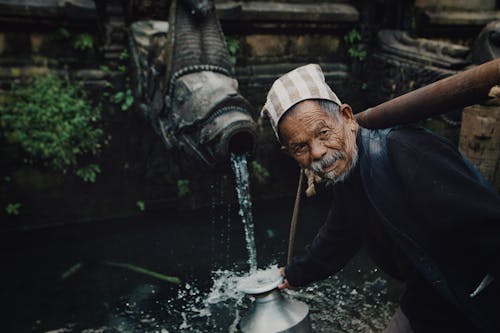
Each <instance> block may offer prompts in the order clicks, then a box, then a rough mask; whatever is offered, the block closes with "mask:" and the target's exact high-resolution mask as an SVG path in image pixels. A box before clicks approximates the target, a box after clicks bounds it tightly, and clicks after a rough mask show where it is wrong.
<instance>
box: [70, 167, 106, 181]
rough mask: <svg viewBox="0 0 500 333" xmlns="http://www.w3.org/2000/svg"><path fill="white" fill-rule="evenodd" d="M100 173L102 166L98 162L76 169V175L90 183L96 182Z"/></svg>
mask: <svg viewBox="0 0 500 333" xmlns="http://www.w3.org/2000/svg"><path fill="white" fill-rule="evenodd" d="M99 173H101V168H100V167H99V166H98V165H97V164H89V165H86V166H84V167H82V168H79V169H77V170H76V175H77V176H78V177H80V178H81V179H83V180H84V181H86V182H89V183H95V179H96V177H97V174H99Z"/></svg>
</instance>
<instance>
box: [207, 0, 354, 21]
mask: <svg viewBox="0 0 500 333" xmlns="http://www.w3.org/2000/svg"><path fill="white" fill-rule="evenodd" d="M216 9H217V14H218V16H219V18H220V19H221V20H222V21H272V22H289V21H295V22H311V23H315V22H330V23H351V22H357V21H358V20H359V12H358V11H357V9H356V8H355V7H354V6H352V5H349V4H343V3H326V2H319V3H316V4H311V3H284V2H267V1H248V2H238V1H226V2H221V3H218V4H217V7H216Z"/></svg>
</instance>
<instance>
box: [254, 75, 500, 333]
mask: <svg viewBox="0 0 500 333" xmlns="http://www.w3.org/2000/svg"><path fill="white" fill-rule="evenodd" d="M262 114H263V115H265V116H267V118H269V120H270V123H271V126H272V128H273V130H274V132H275V133H276V135H277V137H278V140H279V141H280V143H281V144H282V150H283V151H284V152H286V153H287V154H289V155H290V156H291V157H293V158H294V159H295V160H296V161H297V162H298V163H299V165H300V166H301V167H302V168H303V169H305V170H309V171H312V173H314V174H315V175H317V176H319V177H321V178H323V179H324V180H325V181H327V182H329V183H331V184H333V186H332V191H333V201H332V208H331V210H330V213H329V215H328V218H327V220H326V222H325V224H324V225H323V227H322V228H321V229H320V230H319V231H318V233H317V235H316V237H315V238H314V240H313V241H312V243H311V244H310V246H308V247H307V248H306V251H305V253H304V254H303V255H301V256H298V257H294V258H293V260H292V263H291V264H289V265H288V266H286V268H285V269H284V274H285V278H286V280H285V282H284V284H283V285H281V288H286V287H290V286H294V287H300V286H304V285H307V284H309V283H311V282H314V281H317V280H320V279H323V278H326V277H327V276H329V275H332V274H335V273H336V272H338V271H339V270H340V269H341V268H342V267H343V266H344V265H345V264H346V263H347V262H348V260H349V259H350V258H351V257H353V256H354V255H355V254H356V253H357V252H358V250H359V249H360V248H361V247H363V248H365V249H366V251H367V252H368V254H369V255H370V256H371V257H372V259H373V260H374V261H375V262H376V264H377V265H378V266H379V267H380V268H382V269H383V270H384V271H385V272H386V273H388V274H390V275H391V276H393V277H396V278H398V279H400V280H402V281H404V282H405V283H406V292H405V293H404V295H403V296H402V299H401V303H400V308H399V309H398V311H397V312H396V314H395V315H394V317H393V320H392V321H391V323H390V324H389V326H388V328H387V330H386V331H387V332H417V333H418V332H500V323H499V317H500V292H499V290H500V288H499V285H500V259H499V258H500V198H499V196H498V195H497V194H496V192H495V191H494V190H492V189H491V187H489V185H488V184H487V183H486V182H485V181H484V180H483V179H482V178H481V176H480V175H479V174H478V173H477V171H475V170H474V168H473V167H471V166H470V164H469V163H468V162H467V161H466V160H465V159H464V158H463V157H462V156H461V155H460V153H459V152H458V151H457V149H456V148H455V147H454V146H453V145H452V144H450V143H449V142H447V141H446V140H444V139H442V138H440V137H438V136H436V135H434V134H432V133H430V132H428V131H426V130H424V129H422V128H419V127H416V126H401V127H397V128H391V129H384V130H368V129H365V128H362V127H360V126H359V125H358V123H357V122H356V119H355V117H354V115H353V111H352V109H351V107H350V106H349V105H347V104H342V103H341V102H340V101H339V99H338V97H337V96H336V95H335V93H334V92H333V91H332V90H331V89H330V87H329V86H328V85H327V84H326V82H325V78H324V76H323V72H322V71H321V68H320V67H319V66H318V65H307V66H303V67H300V68H297V69H295V70H293V71H291V72H289V73H287V74H285V75H283V76H282V77H281V78H279V79H278V80H276V81H275V82H274V84H273V86H272V88H271V90H270V91H269V94H268V96H267V101H266V104H265V106H264V108H263V110H262Z"/></svg>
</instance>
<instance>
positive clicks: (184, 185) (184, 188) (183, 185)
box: [177, 179, 191, 197]
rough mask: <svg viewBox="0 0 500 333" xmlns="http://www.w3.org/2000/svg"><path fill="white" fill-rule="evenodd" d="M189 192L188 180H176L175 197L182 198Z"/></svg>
mask: <svg viewBox="0 0 500 333" xmlns="http://www.w3.org/2000/svg"><path fill="white" fill-rule="evenodd" d="M190 192H191V191H190V190H189V180H187V179H179V180H177V195H178V196H179V197H184V196H186V195H188V194H189V193H190Z"/></svg>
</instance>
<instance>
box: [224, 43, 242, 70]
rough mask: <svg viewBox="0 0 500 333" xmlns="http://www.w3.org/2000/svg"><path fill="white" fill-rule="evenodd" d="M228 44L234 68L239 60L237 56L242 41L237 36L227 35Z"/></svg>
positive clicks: (230, 59)
mask: <svg viewBox="0 0 500 333" xmlns="http://www.w3.org/2000/svg"><path fill="white" fill-rule="evenodd" d="M226 45H227V50H228V51H229V61H230V62H231V65H232V66H233V68H234V66H236V61H237V58H236V56H237V54H238V51H239V50H240V41H239V40H237V39H235V38H231V37H226Z"/></svg>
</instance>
